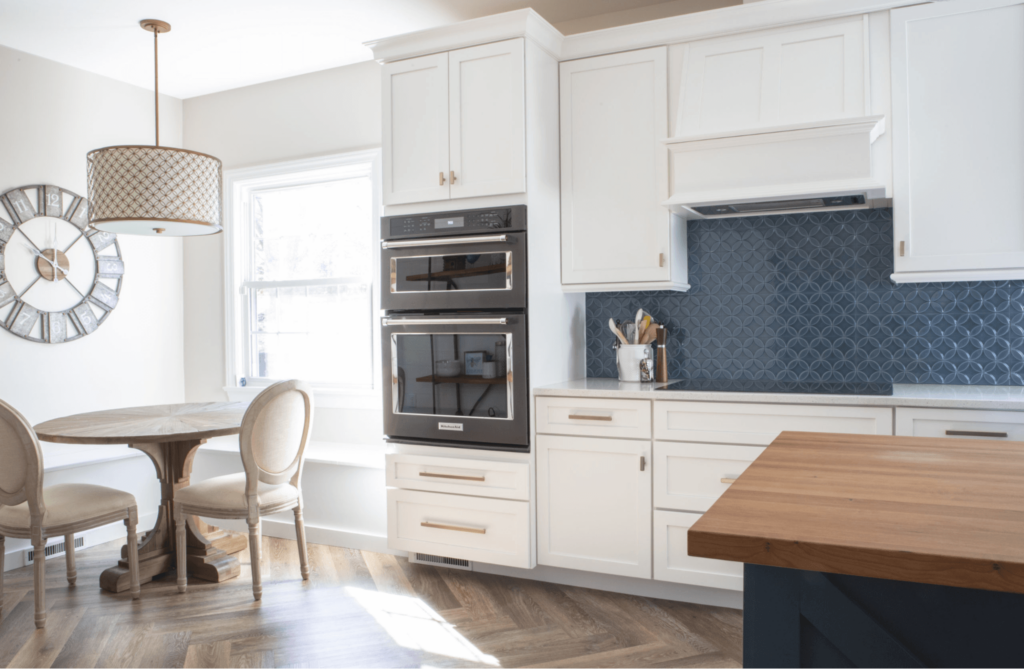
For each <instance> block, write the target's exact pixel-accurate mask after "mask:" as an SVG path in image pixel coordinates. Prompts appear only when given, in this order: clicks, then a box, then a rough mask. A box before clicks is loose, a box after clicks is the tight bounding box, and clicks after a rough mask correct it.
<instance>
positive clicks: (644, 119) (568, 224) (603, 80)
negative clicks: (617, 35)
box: [559, 47, 689, 292]
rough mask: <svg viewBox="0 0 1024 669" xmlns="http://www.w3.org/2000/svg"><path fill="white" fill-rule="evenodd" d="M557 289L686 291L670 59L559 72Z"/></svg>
mask: <svg viewBox="0 0 1024 669" xmlns="http://www.w3.org/2000/svg"><path fill="white" fill-rule="evenodd" d="M559 86H560V114H561V122H560V127H561V157H562V180H561V194H562V286H563V289H564V290H567V291H587V292H596V291H601V290H653V289H677V290H686V289H687V288H689V286H688V285H686V260H687V259H686V230H685V225H684V224H683V223H682V222H680V221H675V222H673V219H672V215H671V214H670V213H669V212H668V211H667V210H666V209H665V208H664V207H663V206H662V205H661V203H662V201H664V200H665V198H666V197H667V195H668V151H667V149H666V148H665V146H664V144H662V141H663V140H664V139H665V137H666V136H667V131H668V74H667V49H666V47H657V48H654V49H644V50H641V51H630V52H626V53H617V54H612V55H609V56H598V57H596V58H585V59H582V60H575V61H569V62H564V63H562V64H561V67H560V80H559Z"/></svg>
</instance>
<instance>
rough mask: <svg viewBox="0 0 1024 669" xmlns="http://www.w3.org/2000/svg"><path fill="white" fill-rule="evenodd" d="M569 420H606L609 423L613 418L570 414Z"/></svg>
mask: <svg viewBox="0 0 1024 669" xmlns="http://www.w3.org/2000/svg"><path fill="white" fill-rule="evenodd" d="M569 420H606V421H608V422H609V423H610V422H611V420H612V417H611V416H584V415H582V414H572V413H571V414H569Z"/></svg>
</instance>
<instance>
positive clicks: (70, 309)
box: [0, 185, 124, 344]
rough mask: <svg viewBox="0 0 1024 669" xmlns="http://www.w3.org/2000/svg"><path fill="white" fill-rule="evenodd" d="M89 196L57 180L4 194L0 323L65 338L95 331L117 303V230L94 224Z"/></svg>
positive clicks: (44, 337) (49, 338)
mask: <svg viewBox="0 0 1024 669" xmlns="http://www.w3.org/2000/svg"><path fill="white" fill-rule="evenodd" d="M88 204H89V203H88V201H87V200H86V199H85V198H83V197H80V196H78V195H76V194H75V193H72V192H71V191H69V190H66V189H64V188H60V187H58V186H50V185H42V186H21V187H20V188H12V189H11V190H9V191H7V192H6V193H3V194H2V195H0V205H3V206H2V207H0V326H3V327H4V329H6V330H8V331H10V332H11V333H13V334H16V335H18V336H19V337H24V338H25V339H28V340H29V341H36V342H43V343H49V344H59V343H61V342H66V341H73V340H75V339H79V338H81V337H84V336H86V335H88V334H92V333H93V332H95V331H96V328H98V327H99V326H100V325H101V324H102V323H103V321H105V320H106V319H107V317H108V316H109V315H110V312H111V311H113V310H114V307H116V306H117V299H118V295H120V293H121V279H122V277H123V276H124V262H123V261H122V259H121V247H120V246H119V245H118V243H117V236H116V235H114V234H112V233H110V232H102V231H100V230H94V229H92V228H90V227H89V226H88V223H89V216H88Z"/></svg>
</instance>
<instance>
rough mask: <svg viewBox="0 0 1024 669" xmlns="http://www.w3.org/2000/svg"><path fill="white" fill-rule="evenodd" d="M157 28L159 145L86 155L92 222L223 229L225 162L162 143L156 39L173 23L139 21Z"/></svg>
mask: <svg viewBox="0 0 1024 669" xmlns="http://www.w3.org/2000/svg"><path fill="white" fill-rule="evenodd" d="M139 25H141V26H142V28H143V30H146V31H149V32H151V33H153V110H154V112H155V113H154V116H155V119H154V120H155V124H154V130H155V135H156V142H155V143H154V146H108V147H106V148H103V149H96V150H95V151H90V152H89V154H88V155H87V156H86V162H87V163H88V179H89V225H90V226H92V227H94V228H96V229H98V230H103V231H105V232H113V233H114V234H124V235H161V236H164V237H191V236H195V235H212V234H216V233H218V232H220V231H221V230H222V229H223V228H221V174H220V173H221V164H220V161H219V160H217V159H216V158H214V157H213V156H208V155H206V154H205V153H198V152H196V151H187V150H185V149H173V148H169V147H166V146H160V76H159V65H158V63H159V61H158V59H157V38H158V37H159V35H160V33H166V32H170V30H171V25H170V24H169V23H167V22H166V21H160V20H158V19H143V20H142V21H139Z"/></svg>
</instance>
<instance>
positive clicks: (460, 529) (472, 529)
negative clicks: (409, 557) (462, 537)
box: [420, 521, 487, 534]
mask: <svg viewBox="0 0 1024 669" xmlns="http://www.w3.org/2000/svg"><path fill="white" fill-rule="evenodd" d="M420 527H432V528H434V529H435V530H455V531H456V532H470V533H472V534H487V529H486V528H485V529H480V528H477V527H459V526H458V525H442V524H441V523H430V522H427V521H423V522H422V523H420Z"/></svg>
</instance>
